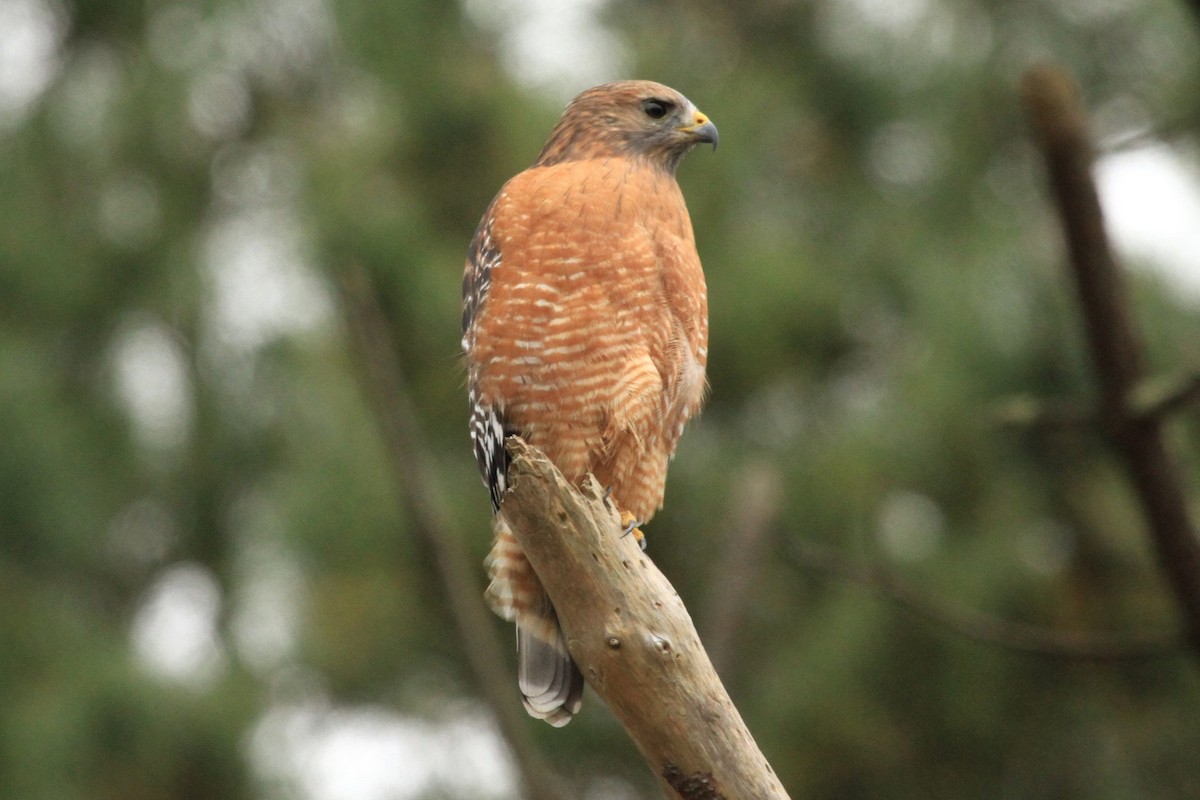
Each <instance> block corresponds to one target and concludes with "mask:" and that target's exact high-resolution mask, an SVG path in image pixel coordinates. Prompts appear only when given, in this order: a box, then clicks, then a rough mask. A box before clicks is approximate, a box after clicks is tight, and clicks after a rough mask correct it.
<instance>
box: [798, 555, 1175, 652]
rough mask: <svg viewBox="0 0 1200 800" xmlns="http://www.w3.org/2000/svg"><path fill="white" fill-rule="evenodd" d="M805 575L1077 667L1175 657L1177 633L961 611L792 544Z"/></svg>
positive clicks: (876, 571)
mask: <svg viewBox="0 0 1200 800" xmlns="http://www.w3.org/2000/svg"><path fill="white" fill-rule="evenodd" d="M787 552H788V554H789V556H790V557H791V559H792V561H794V562H795V563H796V564H797V565H798V566H800V567H801V568H803V569H806V570H810V571H815V572H819V573H822V574H825V575H831V576H834V577H836V578H839V579H841V580H845V581H849V582H850V583H855V584H858V585H859V586H862V587H864V588H866V589H868V590H869V591H871V592H874V593H875V594H876V595H878V596H880V597H884V598H886V599H889V600H892V601H894V602H896V603H898V604H899V605H901V606H903V607H904V608H906V609H908V610H909V611H912V612H914V613H916V614H918V615H920V616H921V617H924V618H925V619H927V620H929V621H930V622H932V623H934V624H936V625H939V626H941V627H943V628H946V629H948V630H951V631H953V632H954V633H956V634H958V635H960V636H963V637H966V638H968V639H972V640H974V641H976V642H979V643H980V644H986V645H991V646H996V647H1003V648H1004V649H1006V650H1013V651H1016V652H1019V653H1028V654H1030V655H1038V656H1047V657H1050V658H1059V659H1072V660H1080V661H1128V660H1132V659H1144V658H1158V657H1163V656H1172V655H1178V654H1179V653H1180V652H1181V651H1182V650H1183V649H1184V647H1185V645H1186V643H1187V637H1186V636H1185V635H1184V634H1183V633H1182V632H1181V631H1129V632H1119V631H1114V632H1103V633H1099V632H1089V631H1063V630H1057V629H1052V628H1046V627H1042V626H1038V625H1029V624H1026V623H1022V622H1012V621H1010V620H1006V619H1000V618H999V617H995V616H992V615H990V614H984V613H982V612H979V611H975V610H973V609H970V608H965V607H963V606H961V605H957V604H955V603H952V602H951V601H949V600H947V599H946V598H944V597H941V596H939V595H938V594H937V593H935V592H931V591H929V590H928V589H926V588H924V587H921V586H918V585H916V584H915V583H912V582H911V581H907V580H905V579H904V578H902V577H901V576H900V575H897V574H896V573H895V572H893V571H892V570H889V569H887V568H885V567H882V566H879V565H876V564H860V563H856V562H854V561H851V560H850V559H849V558H847V557H846V556H843V555H842V554H841V553H838V552H836V551H834V550H831V549H829V548H827V547H821V546H820V545H816V544H813V543H811V542H805V541H802V540H793V541H792V543H791V545H790V546H789V547H788V550H787Z"/></svg>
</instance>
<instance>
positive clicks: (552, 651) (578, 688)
mask: <svg viewBox="0 0 1200 800" xmlns="http://www.w3.org/2000/svg"><path fill="white" fill-rule="evenodd" d="M553 613H554V612H553V610H551V615H552V616H551V618H550V619H549V620H545V619H542V620H539V621H538V622H539V623H544V622H546V621H550V622H553V627H554V630H553V633H554V641H551V642H548V641H546V640H545V639H543V638H542V636H541V634H540V632H539V633H534V632H533V631H532V630H530V629H529V628H528V627H527V626H525V625H523V624H522V623H521V622H518V623H517V684H518V685H519V686H520V687H521V694H522V695H523V696H524V703H525V710H526V711H527V712H529V715H530V716H531V717H536V718H537V719H544V720H545V721H546V722H548V723H550V724H551V725H553V726H554V727H556V728H561V727H562V726H563V725H566V724H567V723H568V722H570V721H571V718H572V717H573V716H575V714H576V713H578V712H579V707H580V705H581V704H582V698H583V675H582V674H581V673H580V672H579V668H578V667H577V666H575V662H574V661H573V660H572V659H571V656H570V654H569V653H568V652H567V644H566V642H565V641H564V640H563V636H562V629H561V628H559V627H558V620H557V619H554V618H553ZM536 627H542V624H539V625H537V626H536Z"/></svg>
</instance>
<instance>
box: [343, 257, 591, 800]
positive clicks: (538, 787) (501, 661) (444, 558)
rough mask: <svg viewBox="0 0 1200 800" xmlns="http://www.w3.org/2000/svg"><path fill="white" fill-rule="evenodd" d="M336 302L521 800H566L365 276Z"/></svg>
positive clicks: (358, 275)
mask: <svg viewBox="0 0 1200 800" xmlns="http://www.w3.org/2000/svg"><path fill="white" fill-rule="evenodd" d="M338 289H339V296H340V302H341V305H342V309H343V312H344V316H345V318H346V321H347V323H348V324H349V326H350V328H351V333H352V334H353V341H352V345H353V346H354V351H355V353H356V355H357V356H358V362H359V365H360V367H361V371H362V379H363V383H364V387H365V389H366V391H367V394H368V396H369V398H370V399H371V401H372V405H373V407H374V411H375V414H376V417H377V419H378V421H379V427H380V431H381V433H382V435H383V440H384V446H385V448H386V450H387V455H388V458H389V460H390V461H391V463H392V467H393V468H394V471H395V476H396V485H397V489H398V491H399V494H400V496H401V497H402V498H403V499H404V505H405V510H406V511H407V512H408V513H409V514H410V515H411V517H412V520H413V522H414V523H415V525H414V528H415V529H416V532H417V534H418V535H419V536H420V537H421V539H422V541H423V542H424V545H425V547H426V548H427V549H428V550H429V552H430V553H432V554H433V561H434V568H435V570H436V572H437V575H438V576H439V579H440V582H441V586H442V589H443V594H444V596H445V598H446V604H447V606H448V607H449V609H450V614H451V616H452V617H453V619H454V622H455V625H456V627H457V628H458V639H459V642H460V644H461V645H462V648H463V652H464V653H465V654H466V656H467V662H468V663H469V664H470V667H471V671H472V673H474V676H475V681H476V683H477V685H478V687H479V690H480V693H481V694H482V695H483V697H484V698H485V699H486V700H487V702H488V704H489V705H490V706H491V708H492V711H493V713H494V714H495V715H496V722H497V724H498V727H499V729H500V733H501V735H502V736H503V737H504V738H505V740H506V741H507V742H508V745H509V747H510V748H511V751H512V754H513V758H514V760H515V761H516V763H517V767H518V770H519V772H520V776H521V779H522V782H523V783H524V784H525V790H526V792H527V795H528V797H530V798H532V799H533V800H563V798H566V797H569V796H570V793H569V792H568V791H567V789H566V786H565V785H564V782H563V780H562V779H561V778H560V777H558V776H557V775H555V774H554V773H553V771H552V770H551V769H550V767H549V766H548V765H547V764H546V763H545V760H544V759H543V758H542V755H541V753H540V752H539V751H538V750H537V749H536V747H535V745H534V743H533V739H532V737H531V736H530V734H529V727H528V720H527V719H526V717H525V714H524V713H523V712H522V711H521V707H520V704H519V703H518V702H517V700H516V692H515V691H514V689H513V687H514V685H515V684H516V675H515V674H512V673H511V672H510V671H508V670H506V669H505V668H504V666H503V665H505V664H508V663H509V659H508V658H507V656H506V649H505V648H502V647H501V645H500V642H499V640H498V639H497V636H496V631H495V628H494V626H493V624H492V620H491V619H490V617H489V614H488V611H487V609H486V608H485V607H484V603H483V599H482V595H483V587H482V586H481V585H480V583H479V581H478V578H477V577H476V576H477V575H479V574H481V573H480V568H479V566H478V565H476V564H473V563H471V559H470V558H469V557H468V556H467V554H466V551H465V549H464V548H463V546H462V543H461V542H460V541H459V540H458V538H456V537H455V536H453V535H452V534H451V533H450V531H453V530H454V525H453V524H452V522H451V517H450V514H449V513H448V511H447V509H446V506H445V504H444V502H442V501H441V500H440V498H441V497H442V494H441V491H440V490H439V489H438V487H437V486H436V485H435V484H434V480H433V474H432V470H430V469H429V466H428V463H427V455H426V454H427V452H428V451H427V450H426V448H425V447H424V445H423V444H422V442H421V434H420V427H419V424H418V420H419V419H420V417H419V415H418V414H417V410H416V405H415V404H414V403H413V401H412V399H411V398H410V397H409V393H408V391H407V389H406V387H405V382H404V375H403V372H402V371H401V369H400V358H399V356H398V354H397V353H396V351H395V348H394V347H393V346H392V344H391V334H390V329H389V327H388V324H387V321H386V319H385V318H384V315H383V311H382V309H381V308H380V305H379V302H378V300H377V299H376V296H375V290H374V288H373V287H372V286H371V283H370V279H369V278H368V276H367V274H366V271H365V270H363V269H362V268H361V267H351V268H348V269H347V270H346V271H345V272H343V273H342V274H341V275H339V281H338Z"/></svg>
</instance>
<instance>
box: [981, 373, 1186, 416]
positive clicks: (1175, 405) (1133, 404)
mask: <svg viewBox="0 0 1200 800" xmlns="http://www.w3.org/2000/svg"><path fill="white" fill-rule="evenodd" d="M1196 405H1200V375H1185V376H1183V377H1178V376H1168V377H1161V378H1152V379H1150V380H1145V381H1142V382H1141V383H1139V384H1138V385H1137V386H1136V387H1134V388H1133V390H1132V392H1131V393H1130V396H1129V409H1128V413H1130V414H1132V415H1133V416H1134V417H1135V418H1137V419H1140V420H1154V419H1161V420H1165V419H1166V418H1167V417H1169V416H1171V415H1172V414H1178V413H1180V412H1182V411H1187V410H1188V409H1190V408H1193V407H1194V406H1196ZM992 419H993V420H995V421H996V423H997V424H999V425H1010V426H1014V427H1030V428H1074V427H1084V426H1096V425H1102V424H1103V417H1102V415H1101V414H1099V413H1097V412H1096V410H1095V408H1093V407H1090V406H1088V405H1087V404H1085V403H1082V402H1080V401H1077V400H1048V399H1043V398H1039V397H1033V396H1030V395H1018V396H1015V397H1008V398H1005V399H1003V400H1001V401H999V402H998V403H996V405H995V406H994V407H993V409H992Z"/></svg>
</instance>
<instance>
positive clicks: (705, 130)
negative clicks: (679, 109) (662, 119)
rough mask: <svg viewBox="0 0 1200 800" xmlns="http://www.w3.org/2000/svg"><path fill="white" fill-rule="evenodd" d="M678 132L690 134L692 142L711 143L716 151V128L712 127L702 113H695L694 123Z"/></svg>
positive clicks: (718, 137) (717, 138)
mask: <svg viewBox="0 0 1200 800" xmlns="http://www.w3.org/2000/svg"><path fill="white" fill-rule="evenodd" d="M680 130H681V131H683V132H685V133H688V134H691V137H692V140H693V141H695V142H711V143H712V146H713V150H716V149H717V141H718V140H719V139H720V136H718V135H717V126H716V125H713V124H712V121H711V120H709V118H708V117H707V116H706V115H705V114H704V113H703V112H700V111H697V112H696V116H695V123H694V124H692V125H685V126H683V127H682V128H680Z"/></svg>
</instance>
